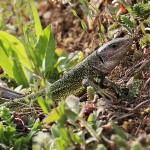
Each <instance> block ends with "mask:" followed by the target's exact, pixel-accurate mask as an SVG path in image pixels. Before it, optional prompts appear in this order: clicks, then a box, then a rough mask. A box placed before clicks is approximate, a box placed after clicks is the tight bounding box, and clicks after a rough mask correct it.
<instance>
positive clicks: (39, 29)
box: [31, 2, 42, 38]
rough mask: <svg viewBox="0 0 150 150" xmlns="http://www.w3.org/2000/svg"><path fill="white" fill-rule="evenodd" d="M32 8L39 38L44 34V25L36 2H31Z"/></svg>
mask: <svg viewBox="0 0 150 150" xmlns="http://www.w3.org/2000/svg"><path fill="white" fill-rule="evenodd" d="M31 9H32V13H33V17H34V22H35V31H36V36H37V38H39V37H40V35H41V34H42V25H41V22H40V18H39V15H38V11H37V8H36V7H35V4H34V2H32V3H31Z"/></svg>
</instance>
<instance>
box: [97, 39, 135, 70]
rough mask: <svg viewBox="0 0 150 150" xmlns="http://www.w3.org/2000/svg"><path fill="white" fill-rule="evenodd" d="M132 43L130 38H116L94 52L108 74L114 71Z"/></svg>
mask: <svg viewBox="0 0 150 150" xmlns="http://www.w3.org/2000/svg"><path fill="white" fill-rule="evenodd" d="M132 42H133V40H132V38H117V39H114V40H112V41H110V42H108V43H106V44H104V45H103V46H102V47H100V48H99V49H98V50H97V51H96V55H97V57H99V58H100V59H101V61H102V63H103V67H104V68H105V69H106V70H108V72H110V71H111V70H112V69H114V68H115V66H117V65H118V64H119V62H120V61H121V60H122V59H123V57H124V56H125V54H126V53H127V51H128V50H129V49H130V48H131V46H132Z"/></svg>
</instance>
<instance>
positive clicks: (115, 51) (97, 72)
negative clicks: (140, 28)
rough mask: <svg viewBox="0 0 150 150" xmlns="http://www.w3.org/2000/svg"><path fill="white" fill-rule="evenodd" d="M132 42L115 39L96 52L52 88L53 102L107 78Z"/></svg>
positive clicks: (21, 99)
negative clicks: (101, 78) (94, 80)
mask: <svg viewBox="0 0 150 150" xmlns="http://www.w3.org/2000/svg"><path fill="white" fill-rule="evenodd" d="M132 41H133V40H132V38H118V39H114V40H112V41H110V42H107V43H106V44H104V45H103V46H102V47H100V48H99V49H97V50H96V51H94V52H93V53H92V54H91V55H89V56H88V57H87V58H85V59H84V60H83V61H82V62H81V63H79V64H77V65H76V66H75V67H74V68H73V69H71V70H70V71H68V73H66V74H64V76H63V77H62V78H61V79H59V80H58V81H56V82H54V83H53V84H52V85H51V86H50V91H51V96H52V100H54V101H55V102H57V101H59V100H60V99H61V98H66V97H67V96H69V95H70V94H74V95H78V93H80V91H82V90H83V89H84V88H85V87H84V86H83V80H84V79H90V80H92V78H94V77H96V76H99V77H102V76H106V75H107V74H108V73H109V72H111V71H112V70H113V69H114V68H115V67H116V66H117V65H118V64H119V62H120V61H121V60H122V59H123V58H124V56H125V55H126V53H127V51H128V50H129V49H130V47H131V45H132ZM44 93H45V91H39V92H37V93H35V94H31V95H29V96H27V98H30V99H32V98H34V99H35V98H37V97H39V95H44ZM25 98H26V97H23V98H18V97H16V99H15V100H13V101H12V102H6V103H4V104H2V105H5V106H9V107H10V106H11V105H13V103H14V102H15V103H16V102H17V103H24V100H25ZM2 105H1V106H2Z"/></svg>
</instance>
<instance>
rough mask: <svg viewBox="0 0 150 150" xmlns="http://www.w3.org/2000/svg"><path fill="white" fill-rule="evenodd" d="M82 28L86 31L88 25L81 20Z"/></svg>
mask: <svg viewBox="0 0 150 150" xmlns="http://www.w3.org/2000/svg"><path fill="white" fill-rule="evenodd" d="M81 26H82V28H83V29H84V30H87V25H86V23H85V22H84V21H83V20H81Z"/></svg>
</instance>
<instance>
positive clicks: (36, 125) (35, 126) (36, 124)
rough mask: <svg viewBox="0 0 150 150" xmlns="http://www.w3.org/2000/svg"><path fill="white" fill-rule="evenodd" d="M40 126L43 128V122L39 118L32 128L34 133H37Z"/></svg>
mask: <svg viewBox="0 0 150 150" xmlns="http://www.w3.org/2000/svg"><path fill="white" fill-rule="evenodd" d="M40 126H41V122H40V119H39V118H38V119H37V120H36V121H35V123H34V125H33V127H32V131H36V130H37V129H38V128H39V127H40Z"/></svg>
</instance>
